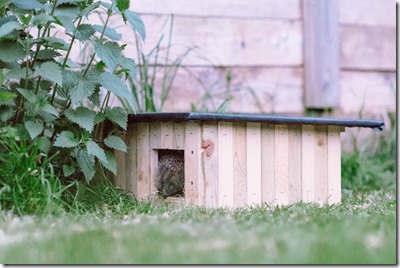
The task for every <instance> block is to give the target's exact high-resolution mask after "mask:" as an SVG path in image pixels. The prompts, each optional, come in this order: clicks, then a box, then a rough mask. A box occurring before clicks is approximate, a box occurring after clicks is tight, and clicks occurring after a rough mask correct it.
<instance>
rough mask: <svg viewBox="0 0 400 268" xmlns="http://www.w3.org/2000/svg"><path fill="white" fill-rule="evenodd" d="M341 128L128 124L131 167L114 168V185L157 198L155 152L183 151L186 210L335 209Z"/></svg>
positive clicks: (194, 123) (337, 191)
mask: <svg viewBox="0 0 400 268" xmlns="http://www.w3.org/2000/svg"><path fill="white" fill-rule="evenodd" d="M343 130H344V129H343V128H342V127H338V126H313V125H268V124H260V123H246V122H234V123H232V122H218V123H216V122H214V123H210V122H202V123H200V122H186V123H160V122H154V123H151V124H149V123H138V124H130V125H129V129H128V133H127V136H126V138H127V143H128V154H127V155H126V159H125V161H132V162H129V163H128V162H124V161H121V162H118V163H119V168H122V171H120V172H119V173H118V176H117V180H116V183H119V184H121V185H122V184H125V185H126V186H125V187H126V188H127V189H128V190H130V191H132V193H133V194H134V195H135V196H137V197H138V199H139V200H148V199H149V198H151V197H152V196H153V195H154V194H155V192H156V189H155V187H154V180H155V176H156V171H157V166H158V149H170V150H176V149H183V150H184V151H185V154H184V155H185V201H186V202H185V203H186V204H188V205H204V206H206V207H231V208H237V207H244V206H247V205H250V206H253V205H260V204H268V205H272V206H275V205H287V204H292V203H295V202H299V201H301V200H302V201H305V202H316V203H319V204H324V203H330V204H333V203H338V202H340V199H341V194H340V192H341V181H340V180H341V179H340V171H341V169H340V155H341V142H340V133H341V132H342V131H343ZM136 131H137V132H136ZM182 137H183V138H182ZM169 140H170V141H171V142H168V144H166V143H163V141H164V142H166V141H169ZM174 140H180V142H178V143H177V142H173V141H174ZM177 144H181V145H179V146H178V145H177ZM181 146H182V147H181ZM136 170H137V171H138V172H137V173H135V171H136ZM122 180H123V182H122ZM119 184H118V185H119ZM121 187H123V186H121Z"/></svg>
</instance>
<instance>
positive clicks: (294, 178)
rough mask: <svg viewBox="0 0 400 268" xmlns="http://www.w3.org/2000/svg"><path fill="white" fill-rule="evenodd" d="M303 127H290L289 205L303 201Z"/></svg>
mask: <svg viewBox="0 0 400 268" xmlns="http://www.w3.org/2000/svg"><path fill="white" fill-rule="evenodd" d="M301 150H302V148H301V126H300V125H289V203H294V202H298V201H300V200H301V198H302V197H301V192H302V191H301Z"/></svg>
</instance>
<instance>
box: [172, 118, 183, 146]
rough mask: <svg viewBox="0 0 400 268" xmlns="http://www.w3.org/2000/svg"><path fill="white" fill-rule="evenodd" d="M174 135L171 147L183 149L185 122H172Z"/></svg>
mask: <svg viewBox="0 0 400 268" xmlns="http://www.w3.org/2000/svg"><path fill="white" fill-rule="evenodd" d="M173 128H174V132H173V133H174V135H173V144H172V148H174V149H178V150H184V149H185V123H174V126H173Z"/></svg>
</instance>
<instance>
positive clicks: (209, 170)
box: [202, 122, 218, 208]
mask: <svg viewBox="0 0 400 268" xmlns="http://www.w3.org/2000/svg"><path fill="white" fill-rule="evenodd" d="M202 131H203V133H202V134H203V137H202V139H203V140H202V173H203V177H204V182H205V205H206V207H209V208H211V207H218V124H217V123H215V122H209V123H208V122H204V123H203V129H202Z"/></svg>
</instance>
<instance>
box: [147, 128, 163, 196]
mask: <svg viewBox="0 0 400 268" xmlns="http://www.w3.org/2000/svg"><path fill="white" fill-rule="evenodd" d="M149 128H150V150H149V154H150V178H151V179H150V192H151V193H156V192H157V188H156V187H155V181H156V179H157V171H158V149H159V148H161V124H160V122H152V123H150V124H149Z"/></svg>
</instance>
